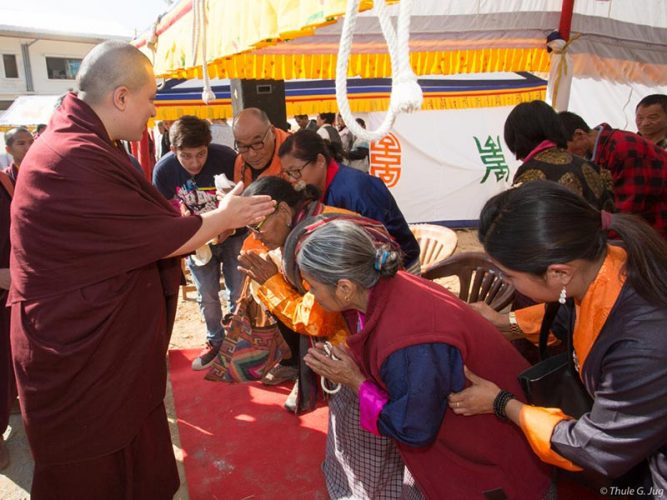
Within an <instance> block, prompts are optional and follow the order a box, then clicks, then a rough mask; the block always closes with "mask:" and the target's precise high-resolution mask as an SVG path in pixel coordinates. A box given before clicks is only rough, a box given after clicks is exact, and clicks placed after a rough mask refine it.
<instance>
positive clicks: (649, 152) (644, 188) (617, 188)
mask: <svg viewBox="0 0 667 500" xmlns="http://www.w3.org/2000/svg"><path fill="white" fill-rule="evenodd" d="M559 117H560V120H561V123H562V124H563V129H564V131H565V135H566V138H567V141H568V142H567V149H568V151H570V152H571V153H574V154H577V155H579V156H584V157H586V158H588V159H590V160H591V161H593V163H596V164H597V165H599V166H600V167H601V168H606V169H607V170H609V172H611V176H612V179H613V180H614V202H615V205H616V209H617V210H618V211H619V212H626V213H632V214H636V215H639V216H641V217H643V218H644V219H646V221H648V223H649V224H651V225H652V226H653V227H654V228H655V229H656V231H658V232H659V233H660V234H662V235H663V236H664V237H667V151H665V150H664V149H662V148H661V147H659V146H657V145H655V144H654V143H652V142H651V141H649V140H647V139H645V138H644V137H642V136H640V135H637V134H634V133H632V132H628V131H625V130H617V129H612V128H611V127H610V126H609V125H608V124H606V123H602V124H600V125H598V126H597V127H595V128H594V129H591V128H590V127H589V126H588V125H587V124H586V122H585V121H584V119H583V118H581V117H580V116H579V115H577V114H575V113H572V112H570V111H562V112H561V113H559Z"/></svg>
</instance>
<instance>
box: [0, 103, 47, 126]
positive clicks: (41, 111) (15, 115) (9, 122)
mask: <svg viewBox="0 0 667 500" xmlns="http://www.w3.org/2000/svg"><path fill="white" fill-rule="evenodd" d="M59 98H60V96H57V95H25V96H19V97H17V98H16V99H15V100H14V102H13V103H12V104H11V106H9V108H8V109H7V110H6V111H5V112H4V113H2V114H1V115H0V127H4V128H7V127H17V126H19V125H23V126H28V125H38V124H40V123H48V122H49V119H50V118H51V113H53V110H54V109H55V107H56V103H57V102H58V99H59Z"/></svg>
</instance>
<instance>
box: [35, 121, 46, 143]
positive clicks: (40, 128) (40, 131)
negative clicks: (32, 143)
mask: <svg viewBox="0 0 667 500" xmlns="http://www.w3.org/2000/svg"><path fill="white" fill-rule="evenodd" d="M45 130H46V124H45V123H40V124H39V125H37V126H36V127H35V133H34V137H35V139H37V138H38V137H39V136H40V135H42V134H43V133H44V131H45Z"/></svg>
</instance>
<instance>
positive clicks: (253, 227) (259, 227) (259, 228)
mask: <svg viewBox="0 0 667 500" xmlns="http://www.w3.org/2000/svg"><path fill="white" fill-rule="evenodd" d="M276 210H278V209H277V208H276ZM276 210H274V211H273V212H271V213H270V214H269V215H267V216H266V217H264V220H262V221H260V222H258V223H257V224H254V225H253V224H249V225H247V226H246V228H247V229H248V230H249V231H250V232H251V233H255V234H256V235H260V234H262V226H263V225H264V224H265V223H266V221H267V220H269V217H271V216H272V215H273V214H275V213H276Z"/></svg>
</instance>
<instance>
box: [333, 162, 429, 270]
mask: <svg viewBox="0 0 667 500" xmlns="http://www.w3.org/2000/svg"><path fill="white" fill-rule="evenodd" d="M338 167H339V169H338V172H337V173H336V175H335V176H334V178H333V180H332V181H331V184H329V188H328V189H327V191H326V193H325V194H324V204H325V205H330V206H333V207H338V208H345V209H347V210H352V211H354V212H357V213H358V214H360V215H363V216H364V217H369V218H371V219H375V220H377V221H379V222H382V224H384V226H385V227H386V228H387V231H389V233H390V234H391V235H392V236H393V237H394V238H395V239H396V242H397V243H398V244H399V245H400V246H401V250H403V253H404V254H405V257H404V260H403V265H404V266H405V267H406V268H409V267H410V266H411V265H412V264H413V263H414V262H417V261H419V244H418V243H417V240H416V239H415V237H414V235H413V234H412V231H410V228H409V227H408V223H407V222H406V221H405V217H403V214H402V213H401V210H400V209H399V208H398V205H397V204H396V200H394V197H393V196H392V195H391V192H390V191H389V189H387V186H386V185H385V184H384V182H382V180H381V179H379V178H377V177H374V176H372V175H368V174H366V173H364V172H361V171H359V170H355V169H353V168H351V167H347V166H345V165H341V164H338Z"/></svg>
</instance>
